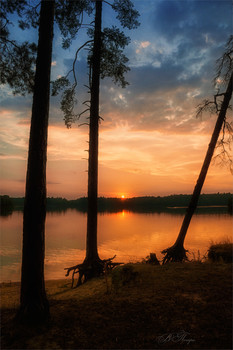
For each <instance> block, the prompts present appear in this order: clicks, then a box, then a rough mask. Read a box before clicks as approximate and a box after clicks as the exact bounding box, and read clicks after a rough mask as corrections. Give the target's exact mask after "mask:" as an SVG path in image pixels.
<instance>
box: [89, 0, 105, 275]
mask: <svg viewBox="0 0 233 350" xmlns="http://www.w3.org/2000/svg"><path fill="white" fill-rule="evenodd" d="M101 22H102V1H96V14H95V33H94V47H93V56H92V82H91V106H90V129H89V160H88V211H87V238H86V258H85V264H87V265H88V266H89V267H90V269H89V270H90V275H92V274H93V275H96V274H98V270H99V268H98V266H99V262H100V258H99V256H98V250H97V212H98V210H97V200H98V141H99V140H98V139H99V88H100V58H101Z"/></svg>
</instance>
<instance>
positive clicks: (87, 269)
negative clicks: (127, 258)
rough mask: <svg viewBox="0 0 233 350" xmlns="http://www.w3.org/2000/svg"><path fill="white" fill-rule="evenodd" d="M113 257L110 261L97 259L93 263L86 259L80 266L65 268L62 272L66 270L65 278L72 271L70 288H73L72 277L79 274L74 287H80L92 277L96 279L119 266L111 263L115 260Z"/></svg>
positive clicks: (117, 263) (116, 263)
mask: <svg viewBox="0 0 233 350" xmlns="http://www.w3.org/2000/svg"><path fill="white" fill-rule="evenodd" d="M115 257H116V255H115V256H114V257H112V258H110V259H105V260H101V259H99V258H97V259H96V260H94V261H88V260H87V259H85V260H84V262H83V263H82V264H78V265H75V266H71V267H68V268H65V269H64V270H67V273H66V276H69V274H70V272H71V271H73V272H72V284H71V288H74V275H75V274H77V273H78V274H79V276H78V282H77V285H76V286H75V287H78V286H80V285H81V284H83V283H85V282H86V281H87V280H89V279H91V278H93V277H98V276H101V275H103V274H107V273H108V272H109V271H111V270H112V269H114V267H116V266H118V265H121V264H122V263H119V262H113V261H112V260H113V259H115Z"/></svg>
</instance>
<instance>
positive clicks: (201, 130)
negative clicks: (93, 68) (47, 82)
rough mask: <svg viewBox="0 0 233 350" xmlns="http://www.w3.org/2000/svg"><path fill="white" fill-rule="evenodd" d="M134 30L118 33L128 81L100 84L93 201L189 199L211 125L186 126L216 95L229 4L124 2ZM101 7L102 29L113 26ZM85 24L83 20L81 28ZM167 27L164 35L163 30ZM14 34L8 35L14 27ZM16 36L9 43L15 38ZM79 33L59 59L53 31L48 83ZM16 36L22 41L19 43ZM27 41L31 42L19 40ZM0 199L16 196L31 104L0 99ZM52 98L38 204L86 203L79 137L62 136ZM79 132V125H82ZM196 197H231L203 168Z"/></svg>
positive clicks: (217, 172) (83, 134)
mask: <svg viewBox="0 0 233 350" xmlns="http://www.w3.org/2000/svg"><path fill="white" fill-rule="evenodd" d="M133 2H134V4H135V7H136V8H137V10H138V11H139V12H140V15H141V17H140V22H141V26H140V27H139V28H138V29H136V30H132V31H126V30H125V29H124V28H123V29H122V28H121V30H124V31H125V33H126V35H129V36H130V37H131V42H130V45H129V46H128V47H127V49H126V51H125V53H126V55H127V57H128V58H129V67H130V68H131V70H130V72H129V73H128V74H127V75H126V79H127V80H128V81H129V83H130V85H129V86H127V87H126V88H125V89H122V88H120V87H118V86H117V85H114V84H113V82H112V81H111V79H108V78H107V79H104V80H102V81H101V94H100V115H101V117H102V118H103V119H104V121H102V122H101V125H100V147H99V196H108V197H109V196H119V197H121V196H122V195H125V196H128V197H131V196H144V195H155V196H158V195H160V196H163V195H168V194H179V193H192V191H193V188H194V185H195V183H196V180H197V177H198V174H199V172H200V169H201V166H202V162H203V160H204V157H205V153H206V150H207V147H208V144H209V141H210V137H211V134H212V131H213V128H214V124H215V121H216V116H212V117H210V116H209V115H208V114H207V115H204V116H203V118H202V119H196V117H195V111H196V106H197V105H198V104H199V103H201V101H203V99H205V98H210V97H211V96H213V94H214V93H216V89H215V88H214V87H213V84H212V81H213V76H214V75H215V67H216V59H217V58H218V57H220V56H221V55H222V53H223V51H224V45H225V43H226V41H227V39H228V37H229V34H231V33H232V15H231V10H232V8H231V6H232V4H231V1H224V2H223V1H218V0H216V1H193V2H192V1H180V0H173V1H168V0H164V1H150V0H147V1H144V0H137V1H134V0H133ZM108 11H109V10H108V7H107V5H106V4H103V27H106V26H111V25H112V24H114V25H115V24H116V25H119V22H118V21H117V20H116V18H115V17H114V16H112V15H109V12H108ZM87 20H88V21H89V20H90V18H87ZM168 24H169V25H168ZM15 28H17V26H15ZM20 33H21V32H20V29H18V31H16V29H14V30H13V34H15V35H19V37H20V38H21V39H22V36H20ZM85 33H86V32H85V30H83V31H82V32H80V33H79V36H78V38H77V39H76V40H74V43H73V45H72V46H71V48H70V49H69V50H66V51H64V50H62V49H61V42H62V40H61V34H60V33H59V31H58V28H57V27H55V33H54V48H53V64H52V77H51V78H52V79H56V78H57V77H60V76H61V75H66V74H67V72H68V71H69V70H70V69H71V67H72V64H73V58H74V52H75V50H76V49H77V47H79V46H80V45H81V44H82V43H83V42H85V40H86V38H87V37H86V36H85V35H86V34H85ZM21 34H22V33H21ZM24 35H26V37H27V40H30V38H32V39H34V38H35V36H36V33H35V32H30V31H29V32H27V31H26V32H24ZM76 66H77V67H76V68H77V77H78V87H77V99H78V105H77V108H76V110H75V112H77V113H78V112H79V113H80V112H81V111H82V110H83V105H82V102H83V101H85V100H86V99H87V96H88V94H87V91H86V88H85V87H84V85H85V84H87V77H88V76H87V73H88V69H87V65H86V51H81V52H80V54H79V56H78V60H77V64H76ZM0 99H1V110H0V129H1V131H0V145H1V153H0V169H1V170H0V171H1V172H0V184H1V194H9V195H11V196H24V188H25V178H26V161H27V148H28V135H29V126H30V116H31V103H32V96H31V95H29V96H25V97H20V96H14V95H13V94H12V91H11V90H10V89H9V87H8V86H6V85H5V86H3V88H2V89H1V91H0ZM59 104H60V96H58V97H51V103H50V121H49V124H50V126H49V136H48V137H49V138H48V164H47V184H48V196H54V197H66V198H77V197H80V196H85V195H86V194H87V160H86V158H87V156H88V153H87V151H86V150H87V148H88V143H87V141H88V129H87V127H86V126H83V127H81V128H79V127H78V123H75V124H74V125H73V126H72V128H71V129H69V130H68V129H66V127H65V125H64V121H63V115H62V113H61V111H60V107H59ZM80 122H81V123H83V122H86V119H85V118H84V117H83V118H82V120H80ZM203 192H205V193H213V192H232V175H231V173H230V171H229V169H228V168H227V167H218V166H216V165H213V164H211V167H210V169H209V172H208V175H207V179H206V182H205V184H204V188H203Z"/></svg>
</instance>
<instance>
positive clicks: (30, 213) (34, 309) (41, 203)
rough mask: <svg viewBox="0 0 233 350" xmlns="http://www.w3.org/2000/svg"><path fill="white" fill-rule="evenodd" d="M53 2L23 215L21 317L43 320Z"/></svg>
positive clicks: (45, 6) (45, 27)
mask: <svg viewBox="0 0 233 350" xmlns="http://www.w3.org/2000/svg"><path fill="white" fill-rule="evenodd" d="M54 4H55V1H54V0H50V1H46V0H42V3H41V10H40V23H39V39H38V51H37V61H36V73H35V85H34V94H33V104H32V117H31V130H30V140H29V151H28V165H27V177H26V192H25V204H24V215H23V255H22V272H21V296H20V309H19V313H18V315H19V316H20V318H23V319H25V320H29V321H40V320H44V319H46V318H47V317H48V316H49V304H48V300H47V297H46V292H45V283H44V255H45V218H46V162H47V132H48V117H49V96H50V72H51V59H52V42H53V21H54Z"/></svg>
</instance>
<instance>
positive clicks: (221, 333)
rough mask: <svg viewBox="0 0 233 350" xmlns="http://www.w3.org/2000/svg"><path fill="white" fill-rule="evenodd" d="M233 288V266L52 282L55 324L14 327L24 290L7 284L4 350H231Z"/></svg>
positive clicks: (138, 269) (122, 271)
mask: <svg viewBox="0 0 233 350" xmlns="http://www.w3.org/2000/svg"><path fill="white" fill-rule="evenodd" d="M231 285H232V264H225V263H208V262H205V263H200V262H192V263H185V264H174V263H173V264H167V265H165V266H151V265H148V264H134V265H125V266H122V267H120V268H118V269H116V270H115V272H114V273H113V274H112V275H111V276H108V278H107V281H106V279H105V278H100V279H95V280H92V281H90V282H88V283H86V284H84V285H82V286H80V287H79V288H77V289H70V280H59V281H47V282H46V288H47V293H48V297H49V300H50V306H51V320H50V322H48V323H47V324H46V325H44V326H41V327H37V329H33V328H30V327H25V326H22V325H17V326H16V325H15V324H14V322H13V317H14V314H15V310H16V308H17V306H18V303H19V287H20V286H19V284H17V283H12V284H9V285H7V284H2V285H1V303H2V304H1V313H2V349H231V346H232V341H231V333H232V305H231V301H232V294H231V292H232V290H231Z"/></svg>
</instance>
